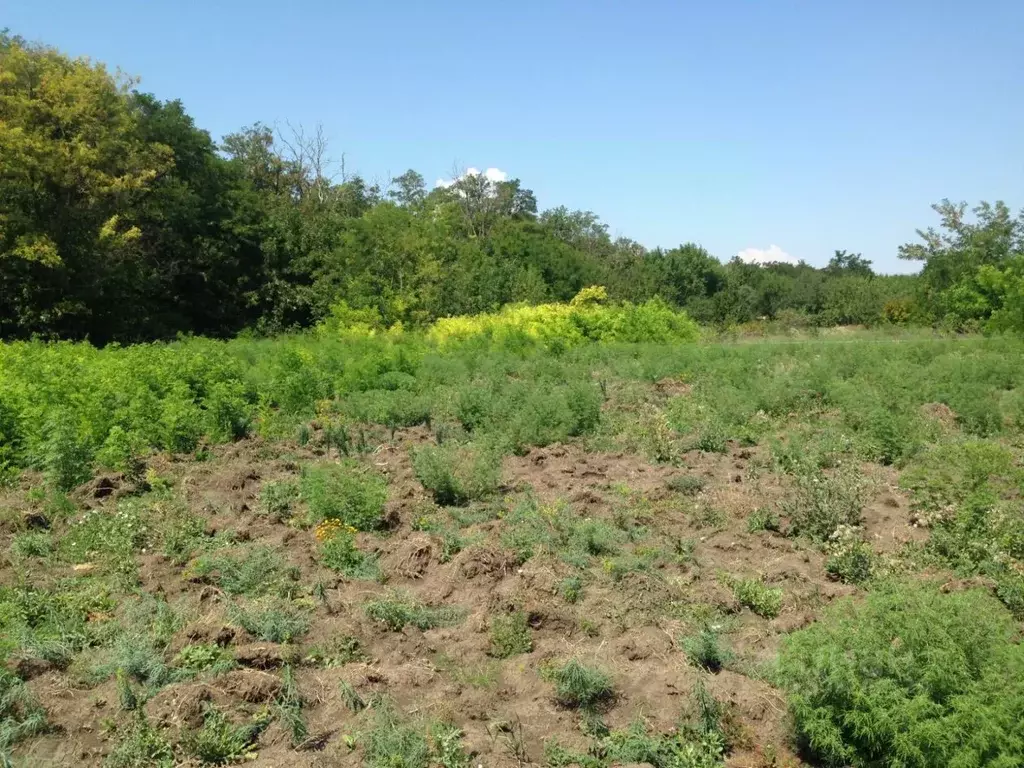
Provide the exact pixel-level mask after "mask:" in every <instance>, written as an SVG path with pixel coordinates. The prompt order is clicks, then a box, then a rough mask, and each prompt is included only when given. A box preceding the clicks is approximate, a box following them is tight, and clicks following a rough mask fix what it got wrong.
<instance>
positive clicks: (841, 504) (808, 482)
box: [782, 469, 866, 541]
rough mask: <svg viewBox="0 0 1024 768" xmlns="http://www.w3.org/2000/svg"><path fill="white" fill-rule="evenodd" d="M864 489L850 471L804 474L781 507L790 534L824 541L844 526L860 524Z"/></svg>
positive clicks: (800, 475)
mask: <svg viewBox="0 0 1024 768" xmlns="http://www.w3.org/2000/svg"><path fill="white" fill-rule="evenodd" d="M865 490H866V489H865V485H864V481H863V479H862V478H861V476H860V475H859V474H857V473H855V472H853V471H851V470H847V469H840V470H836V471H835V472H832V473H825V472H817V471H812V472H801V473H800V474H798V475H797V476H796V485H795V488H794V490H793V493H792V495H791V496H790V497H789V498H787V499H786V500H785V501H784V502H783V504H782V512H783V514H785V515H787V516H788V517H789V532H790V533H791V534H796V535H803V536H808V537H810V538H811V539H814V540H815V541H824V540H826V539H827V538H828V537H829V536H831V535H832V534H833V533H834V532H835V531H836V529H837V528H839V526H841V525H850V526H857V525H860V523H861V518H862V515H863V513H862V510H863V507H864V497H865Z"/></svg>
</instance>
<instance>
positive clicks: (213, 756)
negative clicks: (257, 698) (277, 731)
mask: <svg viewBox="0 0 1024 768" xmlns="http://www.w3.org/2000/svg"><path fill="white" fill-rule="evenodd" d="M266 725H267V723H266V722H265V721H258V720H257V721H253V722H249V723H240V724H237V725H236V724H234V723H232V722H231V720H230V719H229V718H228V716H227V715H225V714H224V713H223V712H221V711H220V710H219V709H217V708H216V707H214V706H212V705H208V706H207V708H206V711H205V713H204V715H203V725H202V727H201V728H199V729H198V730H196V731H193V732H192V733H189V734H187V735H186V736H185V738H184V739H183V744H184V746H185V749H186V750H187V751H188V753H189V754H191V755H192V756H193V757H195V758H196V759H197V760H198V761H199V762H200V763H202V764H203V765H227V764H229V763H235V762H240V761H242V760H247V759H251V758H252V757H254V756H255V752H256V740H257V739H258V738H259V735H260V733H261V732H262V731H263V730H264V728H266Z"/></svg>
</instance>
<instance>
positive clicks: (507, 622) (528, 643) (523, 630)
mask: <svg viewBox="0 0 1024 768" xmlns="http://www.w3.org/2000/svg"><path fill="white" fill-rule="evenodd" d="M532 650H533V637H532V634H531V632H530V624H529V621H528V618H527V616H526V614H525V613H523V612H522V611H515V612H514V613H510V614H508V615H507V616H495V617H494V618H493V619H491V651H490V653H491V655H492V656H494V657H495V658H498V659H507V658H509V657H511V656H518V655H519V654H521V653H529V652H530V651H532Z"/></svg>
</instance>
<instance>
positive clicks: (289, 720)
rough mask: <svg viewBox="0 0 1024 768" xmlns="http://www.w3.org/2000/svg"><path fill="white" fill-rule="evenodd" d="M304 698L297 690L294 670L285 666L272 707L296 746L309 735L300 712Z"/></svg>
mask: <svg viewBox="0 0 1024 768" xmlns="http://www.w3.org/2000/svg"><path fill="white" fill-rule="evenodd" d="M305 706H306V700H305V698H303V696H302V693H301V692H300V691H299V684H298V682H296V680H295V672H294V671H293V670H292V668H291V667H290V666H286V667H285V668H284V671H283V672H282V674H281V692H280V693H279V694H278V695H277V699H276V700H275V701H274V709H275V713H276V715H277V719H278V721H279V722H280V723H281V726H282V727H283V728H284V729H285V731H287V733H288V735H289V736H290V737H291V740H292V746H293V747H297V746H299V745H300V744H302V742H304V741H305V740H306V739H307V737H308V736H309V726H307V725H306V718H305V717H304V716H303V714H302V710H303V708H304V707H305Z"/></svg>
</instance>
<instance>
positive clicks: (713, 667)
mask: <svg viewBox="0 0 1024 768" xmlns="http://www.w3.org/2000/svg"><path fill="white" fill-rule="evenodd" d="M682 646H683V650H684V651H686V655H687V657H688V658H689V659H690V662H691V663H692V664H695V665H696V666H698V667H703V668H704V669H706V670H708V671H709V672H718V671H719V670H720V669H721V668H722V667H723V666H725V664H726V663H728V662H729V660H730V659H731V658H732V654H731V653H730V652H729V651H728V650H727V649H725V648H723V647H722V644H721V638H720V637H719V635H718V633H717V632H715V631H714V630H713V629H710V628H705V629H703V630H701V631H700V632H699V633H697V634H696V635H693V636H691V637H687V638H684V639H683V642H682Z"/></svg>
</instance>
